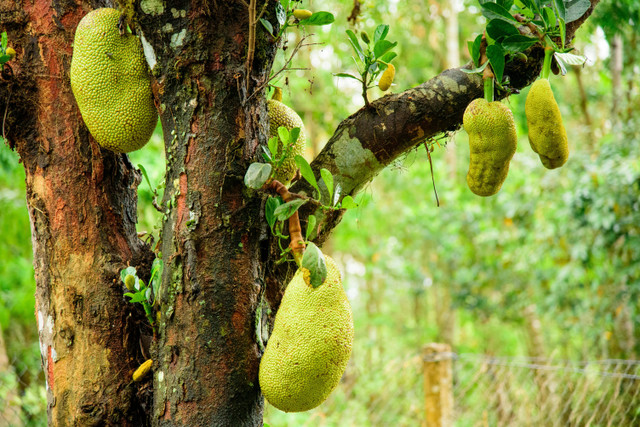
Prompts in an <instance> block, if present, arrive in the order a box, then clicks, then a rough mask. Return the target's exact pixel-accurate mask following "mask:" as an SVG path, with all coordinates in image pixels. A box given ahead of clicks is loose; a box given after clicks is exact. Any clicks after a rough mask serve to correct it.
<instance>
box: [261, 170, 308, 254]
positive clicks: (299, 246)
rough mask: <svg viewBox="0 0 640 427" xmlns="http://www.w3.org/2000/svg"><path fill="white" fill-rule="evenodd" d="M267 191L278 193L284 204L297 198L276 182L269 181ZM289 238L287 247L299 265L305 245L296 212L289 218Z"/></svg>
mask: <svg viewBox="0 0 640 427" xmlns="http://www.w3.org/2000/svg"><path fill="white" fill-rule="evenodd" d="M269 189H270V190H271V191H275V192H276V193H278V194H279V195H280V197H282V200H283V201H284V202H285V203H287V202H290V201H291V200H293V199H295V198H297V197H296V196H297V195H295V194H294V193H290V192H289V190H288V189H287V187H285V186H284V184H283V183H281V182H280V181H277V180H273V181H271V184H270V185H269ZM298 197H299V196H298ZM289 238H290V239H291V243H289V247H290V248H291V251H292V252H293V258H294V259H295V260H296V263H297V264H298V265H300V264H301V262H302V255H303V254H304V249H305V244H304V238H303V237H302V227H301V226H300V216H299V215H298V211H295V212H294V214H293V215H291V216H290V217H289Z"/></svg>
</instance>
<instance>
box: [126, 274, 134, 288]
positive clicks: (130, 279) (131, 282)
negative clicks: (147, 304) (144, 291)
mask: <svg viewBox="0 0 640 427" xmlns="http://www.w3.org/2000/svg"><path fill="white" fill-rule="evenodd" d="M124 285H125V286H126V288H127V289H128V290H130V291H132V290H134V289H135V288H136V278H135V277H134V276H133V275H132V274H127V275H126V276H125V278H124Z"/></svg>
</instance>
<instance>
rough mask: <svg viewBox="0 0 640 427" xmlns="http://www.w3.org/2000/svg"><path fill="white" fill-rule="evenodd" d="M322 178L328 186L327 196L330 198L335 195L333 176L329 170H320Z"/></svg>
mask: <svg viewBox="0 0 640 427" xmlns="http://www.w3.org/2000/svg"><path fill="white" fill-rule="evenodd" d="M320 176H321V177H322V180H323V181H324V185H326V186H327V194H328V195H329V197H331V195H332V194H333V175H332V174H331V172H329V170H328V169H325V168H322V169H320Z"/></svg>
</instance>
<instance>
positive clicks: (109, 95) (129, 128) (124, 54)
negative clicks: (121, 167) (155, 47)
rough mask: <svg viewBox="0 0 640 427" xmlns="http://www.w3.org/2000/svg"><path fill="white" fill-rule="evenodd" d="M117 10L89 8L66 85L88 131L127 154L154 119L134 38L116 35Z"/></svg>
mask: <svg viewBox="0 0 640 427" xmlns="http://www.w3.org/2000/svg"><path fill="white" fill-rule="evenodd" d="M120 16H121V14H120V12H119V11H117V10H116V9H109V8H102V9H96V10H94V11H92V12H89V13H88V14H87V15H85V16H84V18H82V20H81V21H80V23H79V24H78V28H77V29H76V35H75V39H74V46H73V58H72V60H71V70H70V77H71V88H72V89H73V94H74V96H75V98H76V101H77V103H78V108H79V109H80V112H81V113H82V118H83V119H84V122H85V123H86V125H87V127H88V128H89V132H91V135H93V137H94V138H95V140H96V142H98V144H100V145H101V146H102V147H104V148H106V149H109V150H112V151H115V152H118V153H128V152H130V151H135V150H138V149H140V148H141V147H142V146H144V145H145V144H146V143H147V142H148V141H149V138H150V137H151V134H152V133H153V130H154V129H155V127H156V123H157V122H158V113H157V112H156V107H155V105H154V103H153V95H152V93H151V82H150V78H149V72H148V66H147V62H146V60H145V58H144V53H143V51H142V44H141V43H140V40H139V39H138V37H136V36H134V35H133V34H131V33H128V32H126V31H125V33H124V34H120V31H119V30H118V22H119V20H120Z"/></svg>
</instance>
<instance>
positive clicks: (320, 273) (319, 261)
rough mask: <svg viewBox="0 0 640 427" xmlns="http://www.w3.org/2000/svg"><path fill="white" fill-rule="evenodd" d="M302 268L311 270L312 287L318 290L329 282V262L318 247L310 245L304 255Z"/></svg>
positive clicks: (310, 280)
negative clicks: (326, 281) (325, 282)
mask: <svg viewBox="0 0 640 427" xmlns="http://www.w3.org/2000/svg"><path fill="white" fill-rule="evenodd" d="M301 267H302V268H306V269H307V270H309V282H311V283H310V284H311V286H313V287H314V288H317V287H318V286H320V285H322V284H323V283H324V281H325V280H327V261H326V260H325V258H324V254H323V253H322V251H320V249H318V247H317V246H316V245H315V244H313V243H309V245H308V246H307V248H306V249H305V251H304V255H302V263H301Z"/></svg>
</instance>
